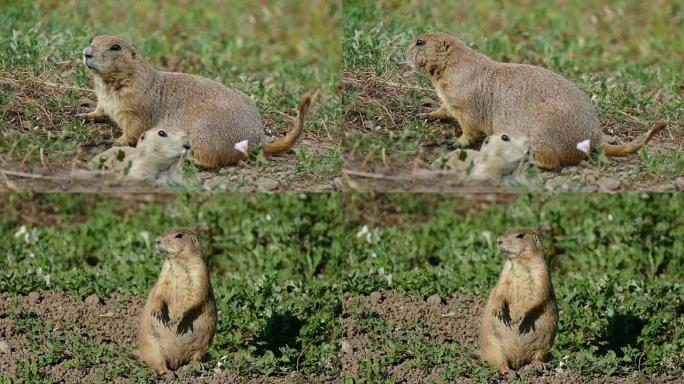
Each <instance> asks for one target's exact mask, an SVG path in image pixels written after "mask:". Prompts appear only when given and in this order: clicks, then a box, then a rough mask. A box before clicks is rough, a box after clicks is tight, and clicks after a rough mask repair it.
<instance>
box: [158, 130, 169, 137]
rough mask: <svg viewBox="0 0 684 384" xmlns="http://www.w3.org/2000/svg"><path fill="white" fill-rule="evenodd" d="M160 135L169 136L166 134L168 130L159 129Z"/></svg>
mask: <svg viewBox="0 0 684 384" xmlns="http://www.w3.org/2000/svg"><path fill="white" fill-rule="evenodd" d="M159 136H161V137H166V136H168V135H167V134H166V131H163V130H162V131H159Z"/></svg>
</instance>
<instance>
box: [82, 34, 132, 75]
mask: <svg viewBox="0 0 684 384" xmlns="http://www.w3.org/2000/svg"><path fill="white" fill-rule="evenodd" d="M140 61H142V58H141V57H140V55H139V54H138V53H137V51H136V49H135V47H134V46H133V45H131V44H129V43H127V42H126V41H125V40H124V39H122V38H120V37H118V36H109V35H101V36H95V37H94V38H93V41H92V42H91V43H90V45H89V46H87V47H85V49H83V64H85V66H86V67H88V69H90V71H91V72H93V73H94V74H95V75H97V76H99V77H101V78H103V79H107V78H109V77H112V76H116V75H117V74H122V73H123V74H125V73H130V72H132V71H134V70H135V68H136V65H137V63H138V62H140Z"/></svg>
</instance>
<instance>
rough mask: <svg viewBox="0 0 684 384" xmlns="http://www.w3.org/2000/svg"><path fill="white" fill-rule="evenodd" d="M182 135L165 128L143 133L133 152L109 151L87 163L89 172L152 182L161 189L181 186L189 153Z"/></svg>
mask: <svg viewBox="0 0 684 384" xmlns="http://www.w3.org/2000/svg"><path fill="white" fill-rule="evenodd" d="M190 148H191V147H190V138H189V137H188V134H187V133H185V132H184V131H181V130H178V129H174V128H167V129H158V128H155V129H153V130H150V131H147V132H144V133H143V134H142V135H141V136H140V139H138V144H137V146H136V147H135V148H132V147H112V148H109V149H108V150H106V151H104V152H103V153H101V154H99V155H97V156H95V157H94V158H93V159H92V160H91V161H90V169H92V170H104V171H107V172H111V173H115V174H119V175H124V174H125V171H126V170H128V173H127V177H128V178H130V179H134V180H152V181H154V182H156V183H158V184H161V185H167V184H168V183H169V182H175V183H179V184H182V183H183V177H182V174H181V167H182V165H183V162H184V161H185V158H186V156H187V155H188V153H189V151H190Z"/></svg>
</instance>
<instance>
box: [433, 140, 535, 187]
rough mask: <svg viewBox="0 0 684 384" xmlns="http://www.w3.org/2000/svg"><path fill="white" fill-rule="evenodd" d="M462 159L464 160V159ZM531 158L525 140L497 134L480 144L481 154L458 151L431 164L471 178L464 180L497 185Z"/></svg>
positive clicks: (467, 150)
mask: <svg viewBox="0 0 684 384" xmlns="http://www.w3.org/2000/svg"><path fill="white" fill-rule="evenodd" d="M464 155H465V156H464ZM529 155H530V145H529V142H528V140H527V138H526V137H516V136H511V135H508V134H505V133H504V134H500V135H499V134H497V135H492V136H489V137H487V138H486V139H485V140H484V141H483V142H482V147H481V148H480V151H474V150H472V149H457V150H455V151H452V152H450V153H448V154H447V155H446V156H444V157H442V158H440V159H437V160H436V161H435V162H434V163H433V167H434V168H440V166H441V165H444V166H445V167H446V168H447V169H448V170H449V171H453V172H459V173H462V174H467V173H468V169H469V168H470V174H469V175H468V176H467V177H466V179H467V180H474V181H484V180H491V181H500V180H501V178H503V177H504V176H508V175H510V174H512V173H513V172H515V171H516V170H517V169H518V168H519V167H520V165H521V164H522V163H523V162H525V161H526V160H527V159H528V157H529Z"/></svg>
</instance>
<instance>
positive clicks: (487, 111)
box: [405, 33, 666, 169]
mask: <svg viewBox="0 0 684 384" xmlns="http://www.w3.org/2000/svg"><path fill="white" fill-rule="evenodd" d="M405 55H406V62H407V63H408V64H409V65H410V66H411V67H412V68H413V69H415V70H417V71H419V72H421V73H424V74H426V75H427V76H428V77H429V78H430V81H431V82H432V85H433V87H434V88H435V89H436V90H437V94H438V96H439V99H440V100H441V103H442V104H441V106H440V107H439V108H438V109H437V110H435V111H433V112H430V113H427V114H419V115H417V116H416V117H417V118H419V119H447V118H452V119H455V120H456V121H458V124H459V125H460V126H461V130H462V131H463V134H462V135H461V137H460V138H459V139H458V140H457V144H458V145H459V146H461V147H464V148H465V147H469V146H471V145H473V144H475V143H476V142H478V141H479V140H481V139H482V138H484V137H485V136H489V135H492V134H495V133H503V132H507V133H508V134H510V135H516V136H517V135H519V136H527V137H528V138H529V139H530V143H531V145H532V148H533V149H534V152H535V160H536V163H537V164H538V165H539V166H540V167H541V168H545V169H556V168H559V167H561V166H564V165H576V164H579V163H580V162H581V161H582V159H584V158H585V157H586V153H584V152H582V151H580V150H578V149H577V144H578V143H580V142H582V141H585V140H590V144H591V148H596V147H597V146H598V145H602V146H603V150H604V152H605V154H606V155H608V156H625V155H628V154H631V153H634V152H636V151H637V150H638V149H639V148H641V147H642V146H643V145H645V144H646V143H647V142H648V141H649V140H650V139H651V138H652V137H653V136H654V135H655V134H656V133H658V132H659V131H660V130H661V129H663V128H665V126H666V124H665V123H658V124H656V126H655V127H653V128H652V129H651V130H649V131H648V132H647V133H646V134H644V135H643V136H642V137H640V138H638V139H636V140H634V141H632V142H630V143H627V144H620V145H611V144H608V143H606V142H604V135H603V133H602V131H601V126H600V122H599V117H598V113H597V111H596V108H595V106H594V105H593V103H592V102H591V100H590V99H589V97H587V95H586V94H585V93H584V92H582V91H581V90H580V89H579V88H577V86H575V85H574V84H573V83H572V82H570V81H569V80H567V79H565V78H563V77H561V76H560V75H557V74H556V73H553V72H551V71H549V70H547V69H545V68H541V67H538V66H533V65H526V64H512V63H499V62H496V61H494V60H491V59H490V58H488V57H487V56H485V55H482V54H480V53H478V52H475V51H474V50H472V49H470V47H468V46H467V45H466V44H464V43H463V42H462V41H461V40H459V39H458V38H455V37H452V36H449V35H446V34H444V33H426V34H423V35H420V36H419V37H418V38H417V39H416V40H415V41H414V42H413V43H411V44H410V45H409V46H408V47H407V48H406V51H405Z"/></svg>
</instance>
